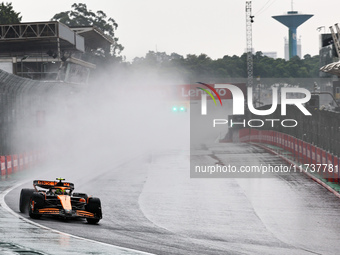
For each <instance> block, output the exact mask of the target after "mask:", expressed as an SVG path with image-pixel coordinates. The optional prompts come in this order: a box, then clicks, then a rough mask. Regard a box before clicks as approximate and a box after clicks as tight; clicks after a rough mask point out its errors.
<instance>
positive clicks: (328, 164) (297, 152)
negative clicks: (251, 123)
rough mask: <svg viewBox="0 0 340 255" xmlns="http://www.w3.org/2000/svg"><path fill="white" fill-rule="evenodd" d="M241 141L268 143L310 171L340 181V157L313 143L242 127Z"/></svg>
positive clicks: (239, 134) (281, 134)
mask: <svg viewBox="0 0 340 255" xmlns="http://www.w3.org/2000/svg"><path fill="white" fill-rule="evenodd" d="M238 136H239V141H240V142H253V143H260V144H266V145H268V146H271V147H272V150H275V151H276V152H278V153H279V154H281V155H284V156H285V157H287V158H288V159H290V160H293V161H294V162H296V164H297V166H301V167H303V168H305V169H306V171H308V172H310V173H316V174H318V175H320V176H321V177H322V178H324V179H326V180H328V181H330V182H337V183H340V170H339V166H340V165H339V163H340V158H339V157H338V156H336V155H333V154H332V153H330V152H328V151H325V150H323V149H321V148H319V147H317V146H315V145H313V144H310V143H308V142H305V141H302V140H301V139H298V138H295V137H293V136H291V135H288V134H284V133H281V132H277V131H272V130H257V129H248V128H245V129H240V130H239V131H238Z"/></svg>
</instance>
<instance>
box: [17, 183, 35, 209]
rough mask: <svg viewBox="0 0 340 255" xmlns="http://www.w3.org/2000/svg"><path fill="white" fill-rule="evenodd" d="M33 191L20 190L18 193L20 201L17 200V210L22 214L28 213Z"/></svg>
mask: <svg viewBox="0 0 340 255" xmlns="http://www.w3.org/2000/svg"><path fill="white" fill-rule="evenodd" d="M34 191H35V189H22V190H21V192H20V200H19V209H20V212H22V213H27V212H28V209H29V208H28V205H29V202H30V198H31V196H32V195H33V192H34Z"/></svg>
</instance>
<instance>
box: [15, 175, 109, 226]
mask: <svg viewBox="0 0 340 255" xmlns="http://www.w3.org/2000/svg"><path fill="white" fill-rule="evenodd" d="M64 180H65V179H62V178H57V181H40V180H35V181H33V187H34V189H22V190H21V193H20V203H19V207H20V211H21V212H22V213H26V212H27V211H28V213H29V216H30V217H31V218H33V219H39V218H40V217H41V216H42V215H51V216H56V217H61V218H64V219H71V218H86V220H87V222H88V223H90V224H96V223H98V222H99V220H100V219H101V218H102V209H101V204H100V200H99V198H96V197H92V196H87V194H85V193H73V190H74V184H73V183H70V182H63V181H64ZM38 188H40V189H38Z"/></svg>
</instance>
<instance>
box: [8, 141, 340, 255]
mask: <svg viewBox="0 0 340 255" xmlns="http://www.w3.org/2000/svg"><path fill="white" fill-rule="evenodd" d="M212 154H214V155H212ZM212 156H213V157H212ZM216 159H217V160H219V161H220V162H222V163H225V164H228V163H232V164H234V165H242V164H244V163H245V162H247V163H248V164H261V163H273V164H274V163H275V164H278V163H283V162H281V161H279V159H278V158H277V157H275V156H273V155H271V154H268V153H266V152H264V151H263V150H262V149H259V148H256V147H253V146H249V145H245V144H234V145H230V144H229V145H212V146H211V147H210V150H209V151H205V152H203V153H201V155H199V156H197V157H196V158H195V157H194V158H193V160H194V161H197V162H199V161H204V162H211V163H212V164H214V163H215V162H216ZM59 174H60V173H58V175H59ZM53 177H56V176H53V173H49V174H46V178H45V179H48V178H53ZM40 178H41V176H40ZM68 181H72V182H74V183H75V186H76V191H78V192H87V193H89V194H93V195H94V196H98V197H100V198H101V201H102V206H103V213H104V215H103V217H104V218H103V220H102V221H100V224H99V225H95V226H93V225H88V224H87V223H86V222H85V221H82V220H78V221H68V222H65V221H62V220H57V219H51V218H43V219H41V220H35V221H36V222H38V223H40V224H42V225H45V226H48V227H51V228H54V229H57V230H60V231H63V232H67V233H70V234H73V235H77V236H81V237H85V238H89V239H94V240H98V241H102V242H106V243H110V244H114V245H118V246H123V247H127V248H132V249H137V250H141V251H146V252H150V253H156V254H339V253H340V237H339V236H340V201H339V199H338V198H337V197H336V196H334V195H333V194H332V193H330V192H328V191H327V190H326V189H324V188H323V187H321V186H320V185H318V184H316V183H315V182H313V181H312V180H310V179H308V178H307V177H305V176H304V175H303V174H289V175H287V174H285V175H281V174H274V175H273V176H272V178H261V179H259V178H257V179H254V178H252V179H250V178H238V179H231V178H224V179H190V178H189V155H188V152H185V151H182V152H181V151H172V152H164V153H154V154H153V155H152V156H151V157H139V158H135V159H134V160H132V161H130V162H128V163H126V164H122V165H120V166H117V167H114V168H113V169H110V170H109V171H107V172H106V173H105V174H101V175H99V176H96V177H95V173H94V174H93V176H92V177H91V178H84V177H83V176H82V177H79V175H75V176H73V177H72V180H70V179H68ZM25 186H26V187H29V186H30V184H29V185H25ZM19 192H20V190H19V189H17V190H13V191H12V192H11V193H10V194H8V195H7V196H6V202H7V204H8V205H9V206H10V207H11V208H12V209H13V210H15V211H17V212H18V211H19V210H18V201H19ZM26 217H28V216H26Z"/></svg>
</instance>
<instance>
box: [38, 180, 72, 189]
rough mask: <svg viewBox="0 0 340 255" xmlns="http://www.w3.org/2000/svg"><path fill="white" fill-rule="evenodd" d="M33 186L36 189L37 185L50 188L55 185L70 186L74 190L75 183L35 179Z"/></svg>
mask: <svg viewBox="0 0 340 255" xmlns="http://www.w3.org/2000/svg"><path fill="white" fill-rule="evenodd" d="M33 186H34V188H35V189H36V187H41V188H43V189H49V188H53V187H56V186H57V187H68V188H70V189H71V190H74V184H73V183H71V182H61V181H59V182H56V181H42V180H34V181H33Z"/></svg>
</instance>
